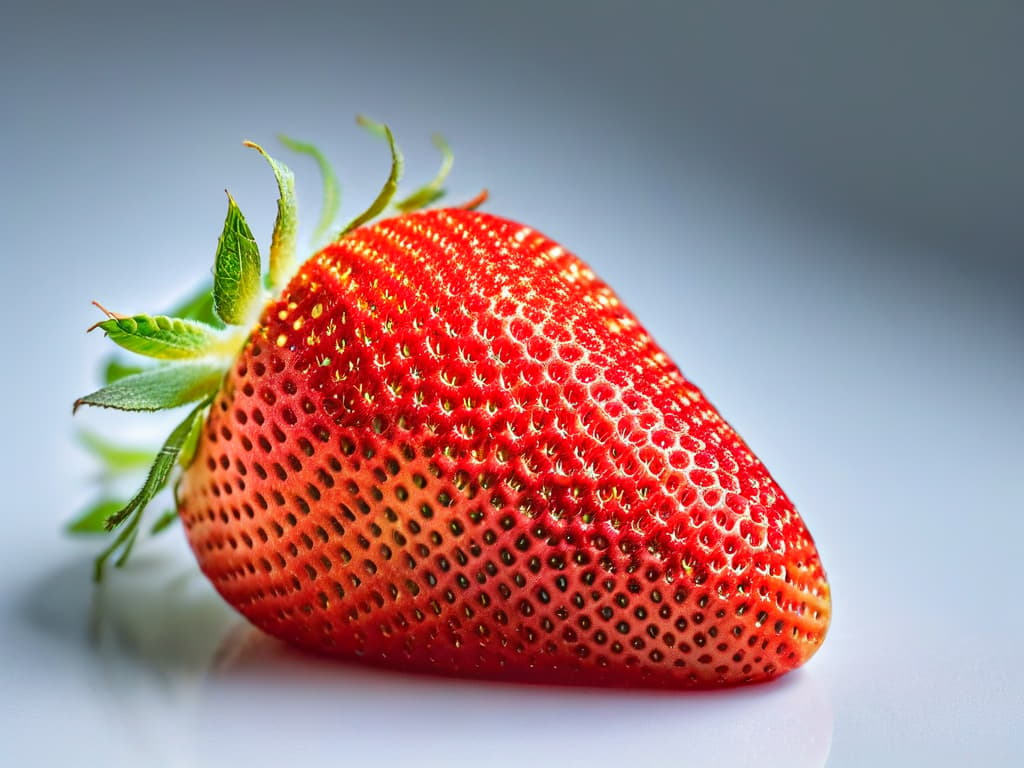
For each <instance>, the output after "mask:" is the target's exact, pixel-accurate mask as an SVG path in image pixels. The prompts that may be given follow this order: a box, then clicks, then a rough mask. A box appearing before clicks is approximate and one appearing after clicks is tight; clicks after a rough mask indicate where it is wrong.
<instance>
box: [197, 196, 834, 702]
mask: <svg viewBox="0 0 1024 768" xmlns="http://www.w3.org/2000/svg"><path fill="white" fill-rule="evenodd" d="M177 493H178V502H179V511H180V514H181V517H182V519H183V521H184V523H185V527H186V530H187V535H188V539H189V542H190V544H191V546H192V549H193V551H194V552H195V555H196V557H197V559H198V561H199V564H200V566H201V568H202V570H203V572H204V573H205V574H206V575H207V577H209V579H210V580H211V581H212V583H213V584H214V586H215V587H216V589H217V590H218V591H219V592H220V593H221V594H222V595H223V596H224V598H225V599H226V600H227V601H228V602H229V603H230V604H231V605H233V606H235V607H236V608H237V609H238V610H239V611H241V612H242V613H243V614H244V615H245V616H246V617H247V618H248V619H249V620H250V621H251V622H252V623H253V624H255V625H256V626H258V627H260V628H261V629H263V630H265V631H266V632H268V633H270V634H272V635H275V636H277V637H280V638H281V639H283V640H285V641H287V642H289V643H293V644H297V645H299V646H302V647H305V648H308V649H311V650H315V651H318V652H324V653H327V654H331V655H336V656H340V657H345V658H353V659H361V660H363V661H366V662H369V663H375V664H384V665H388V666H391V667H398V668H404V669H410V670H424V671H432V672H441V673H446V674H455V675H468V676H478V677H489V678H501V679H510V680H527V681H546V682H566V683H574V684H585V685H616V686H618V685H621V686H635V685H641V686H654V687H693V686H697V687H705V686H714V685H722V684H734V683H739V682H746V681H758V680H765V679H769V678H772V677H776V676H778V675H780V674H783V673H785V672H787V671H789V670H791V669H793V668H795V667H797V666H799V665H800V664H802V663H803V662H805V661H806V660H807V659H808V658H809V657H810V656H811V655H812V654H813V653H814V652H815V651H816V650H817V648H818V647H819V646H820V644H821V642H822V641H823V639H824V636H825V633H826V630H827V628H828V623H829V619H830V612H831V604H830V594H829V587H828V583H827V581H826V577H825V573H824V570H823V568H822V565H821V561H820V559H819V556H818V553H817V550H816V548H815V545H814V542H813V540H812V538H811V535H810V533H809V532H808V530H807V528H806V527H805V525H804V523H803V521H802V519H801V518H800V516H799V514H798V513H797V511H796V510H795V508H794V507H793V505H792V503H791V502H790V500H789V499H788V498H787V497H786V495H785V493H783V491H782V490H781V488H779V486H778V485H777V484H776V482H775V481H774V480H773V479H772V477H771V475H769V473H768V471H767V470H766V469H765V467H764V466H763V465H762V464H761V462H760V461H759V460H758V459H757V458H756V457H755V456H754V454H753V453H752V452H751V450H750V449H749V448H748V447H747V445H746V444H745V443H744V442H743V440H742V439H741V438H740V437H739V436H738V435H737V434H736V432H735V431H733V429H732V428H731V427H730V426H729V424H727V423H726V422H725V421H724V420H723V419H722V417H721V416H720V415H719V414H718V412H717V410H716V409H715V408H714V407H713V406H712V405H711V404H710V403H709V402H708V400H707V399H706V398H705V397H704V395H703V394H702V393H701V391H700V390H699V389H697V388H696V387H695V386H694V385H693V384H692V383H690V382H689V381H688V380H686V379H685V378H684V377H683V376H682V374H681V373H680V372H679V370H678V368H677V367H676V366H675V364H674V363H672V361H671V360H670V359H669V358H668V357H667V356H666V355H665V353H664V352H663V351H662V350H661V349H660V348H659V347H658V345H657V344H656V343H655V342H654V341H653V340H652V339H651V337H650V336H649V335H648V334H647V333H646V332H645V331H644V329H643V328H642V327H641V326H640V324H639V323H638V322H637V320H636V318H635V317H634V316H633V314H632V313H630V312H629V311H628V310H627V309H626V308H625V307H623V306H622V304H621V303H620V302H619V300H618V298H617V297H616V296H615V294H614V293H613V292H612V291H611V290H610V289H609V288H608V286H606V285H605V284H604V283H602V282H601V281H600V280H598V279H597V278H596V277H595V276H594V274H593V273H592V272H591V270H590V269H589V268H588V267H587V266H586V265H585V264H584V263H583V262H581V261H580V260H579V259H577V258H576V257H575V256H573V255H571V254H570V253H568V252H567V251H565V250H564V249H562V248H561V247H560V246H559V245H558V244H556V243H555V242H553V241H551V240H549V239H547V238H546V237H544V236H543V235H540V234H538V233H536V232H534V231H533V230H531V229H529V228H527V227H524V226H522V225H519V224H516V223H514V222H511V221H507V220H505V219H502V218H498V217H495V216H492V215H487V214H483V213H479V212H471V211H466V210H460V209H442V210H431V211H424V212H419V213H414V214H406V215H402V216H399V217H397V218H393V219H389V220H385V221H382V222H379V223H377V224H375V225H373V226H369V227H363V228H360V229H357V230H356V231H354V232H352V233H350V234H349V235H348V236H347V237H346V238H344V239H342V240H341V241H340V242H337V243H335V244H332V245H330V246H328V247H327V248H326V249H324V250H323V251H321V252H320V253H318V254H317V255H315V256H314V257H312V258H311V259H310V260H309V261H307V262H306V264H305V265H303V267H302V268H301V269H300V270H299V272H298V273H297V274H296V276H295V277H294V278H293V279H292V280H291V282H290V284H289V285H288V286H287V288H286V289H285V290H284V292H283V294H282V295H281V297H280V298H279V299H278V300H276V301H274V302H272V303H271V304H270V305H269V306H268V307H267V308H266V310H265V311H264V314H263V316H262V319H261V321H260V325H259V327H258V329H257V330H256V331H255V332H254V333H253V335H252V336H251V338H250V340H249V343H248V344H247V345H246V346H245V348H244V349H243V351H242V353H241V354H240V356H239V358H238V359H237V361H236V363H235V364H234V366H233V367H232V369H231V370H230V372H229V373H228V375H227V378H226V380H225V383H224V386H223V388H222V389H221V391H220V393H219V394H218V395H217V397H216V399H215V400H214V402H213V405H212V407H211V409H210V414H209V416H208V419H207V421H206V424H205V426H204V428H203V430H202V433H201V437H200V440H199V445H198V448H197V452H196V455H195V459H194V461H193V462H192V464H191V465H190V467H189V468H188V469H187V470H186V472H185V474H184V476H183V477H182V480H181V483H180V485H179V487H178V491H177Z"/></svg>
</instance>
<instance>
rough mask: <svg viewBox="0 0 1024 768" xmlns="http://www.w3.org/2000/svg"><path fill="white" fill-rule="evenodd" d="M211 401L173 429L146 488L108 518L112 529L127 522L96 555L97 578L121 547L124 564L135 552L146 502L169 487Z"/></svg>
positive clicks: (197, 408)
mask: <svg viewBox="0 0 1024 768" xmlns="http://www.w3.org/2000/svg"><path fill="white" fill-rule="evenodd" d="M211 400H212V398H207V399H205V400H203V402H201V403H200V404H199V405H197V406H196V407H195V408H194V409H192V411H191V412H190V413H189V414H188V416H186V417H185V419H184V420H183V421H182V422H181V423H180V424H178V426H176V427H175V428H174V431H173V432H171V434H170V436H169V437H168V438H167V441H166V442H165V443H164V445H163V447H162V448H161V449H160V452H159V453H157V455H156V458H155V459H154V460H153V465H152V466H151V467H150V469H149V474H148V475H147V476H146V482H145V483H143V484H142V488H140V489H139V492H138V493H136V494H135V496H133V497H132V499H131V501H129V502H128V503H127V504H126V505H125V506H124V507H122V508H121V509H120V510H118V511H116V512H114V513H113V514H111V515H110V516H109V517H108V518H107V520H106V528H107V530H108V531H112V530H114V529H115V528H119V527H120V526H121V525H123V524H124V523H125V522H127V525H125V526H124V528H122V530H121V532H120V533H119V534H118V536H117V538H116V539H114V542H113V543H112V544H111V545H110V546H109V547H107V548H106V549H105V550H103V552H101V553H100V555H99V556H98V557H97V558H96V563H95V569H94V571H93V576H94V578H95V580H96V581H99V580H100V579H102V578H103V568H104V566H105V565H106V562H107V560H109V559H110V557H111V556H112V555H114V554H115V553H117V552H118V550H120V551H121V554H120V555H119V557H118V559H117V561H116V565H117V566H121V565H123V564H124V563H125V562H126V561H127V560H128V556H129V555H130V554H131V550H132V547H133V546H134V545H135V540H136V538H137V537H138V532H139V523H140V521H141V519H142V513H143V512H144V511H145V509H146V505H148V504H149V502H150V501H151V500H152V499H153V497H154V496H156V494H157V493H159V492H160V491H161V490H163V489H164V488H165V487H166V486H167V481H168V480H169V479H170V476H171V470H173V469H174V465H175V462H176V461H177V459H178V455H179V453H180V452H181V447H182V445H184V443H185V441H186V439H187V438H188V436H189V434H191V432H192V430H193V429H194V428H195V424H196V422H197V420H199V419H200V418H201V417H202V414H203V411H204V410H205V408H206V407H207V406H208V405H209V404H210V402H211Z"/></svg>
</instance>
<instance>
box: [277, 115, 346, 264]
mask: <svg viewBox="0 0 1024 768" xmlns="http://www.w3.org/2000/svg"><path fill="white" fill-rule="evenodd" d="M277 138H278V140H279V141H280V142H281V143H282V144H284V145H285V146H286V147H288V149H290V150H292V151H293V152H301V153H302V154H304V155H309V156H310V157H312V158H313V159H314V160H315V161H316V164H317V167H319V169H320V179H321V183H322V184H323V188H324V191H323V202H322V203H321V206H320V221H319V222H318V223H317V225H316V231H315V232H313V242H314V244H318V243H319V242H320V241H321V240H323V238H324V236H325V235H326V234H327V232H328V231H329V230H330V228H331V227H332V226H334V220H335V219H336V218H337V217H338V208H340V207H341V185H340V184H338V177H337V176H335V175H334V169H333V168H331V164H330V163H329V162H328V161H327V158H326V157H324V154H323V153H322V152H321V151H320V150H319V149H318V148H317V147H316V146H315V145H313V144H309V143H307V142H304V141H296V140H295V139H292V138H289V137H288V136H285V135H283V134H278V137H277Z"/></svg>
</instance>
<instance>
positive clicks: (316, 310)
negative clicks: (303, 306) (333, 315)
mask: <svg viewBox="0 0 1024 768" xmlns="http://www.w3.org/2000/svg"><path fill="white" fill-rule="evenodd" d="M323 313H324V305H323V304H317V305H316V306H315V307H313V309H312V310H311V311H310V313H309V314H310V315H311V316H312V317H313V319H314V320H315V319H316V318H318V317H320V315H322V314H323Z"/></svg>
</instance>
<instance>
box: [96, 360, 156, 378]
mask: <svg viewBox="0 0 1024 768" xmlns="http://www.w3.org/2000/svg"><path fill="white" fill-rule="evenodd" d="M144 370H146V369H145V368H143V367H142V366H141V365H131V364H129V363H124V362H122V361H120V360H118V359H117V358H116V357H112V358H110V359H109V360H107V364H106V365H105V366H104V368H103V383H104V384H113V383H114V382H115V381H117V380H118V379H123V378H124V377H125V376H132V375H134V374H136V373H142V372H143V371H144Z"/></svg>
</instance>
